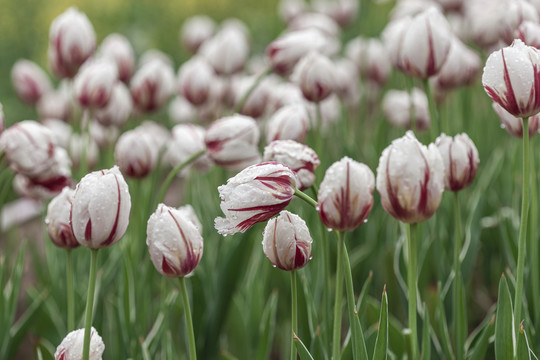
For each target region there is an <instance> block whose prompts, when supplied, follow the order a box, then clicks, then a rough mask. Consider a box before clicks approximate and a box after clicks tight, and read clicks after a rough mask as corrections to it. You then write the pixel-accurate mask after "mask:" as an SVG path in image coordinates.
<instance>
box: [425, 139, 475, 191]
mask: <svg viewBox="0 0 540 360" xmlns="http://www.w3.org/2000/svg"><path fill="white" fill-rule="evenodd" d="M435 145H437V147H438V148H439V151H440V152H441V156H442V158H443V161H444V188H445V190H450V191H459V190H461V189H464V188H466V187H468V186H469V185H471V183H472V182H473V180H474V178H475V176H476V171H477V170H478V164H479V163H480V158H479V157H478V150H477V149H476V146H475V145H474V143H473V141H472V140H471V138H469V136H468V135H467V134H465V133H463V134H459V135H456V136H454V137H453V138H452V137H450V136H448V135H446V134H441V135H440V136H439V137H438V138H437V139H436V140H435Z"/></svg>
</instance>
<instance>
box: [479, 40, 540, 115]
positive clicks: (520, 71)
mask: <svg viewBox="0 0 540 360" xmlns="http://www.w3.org/2000/svg"><path fill="white" fill-rule="evenodd" d="M482 84H483V85H484V89H485V91H486V93H487V94H488V95H489V97H490V98H491V99H492V100H493V101H495V102H496V103H498V104H499V105H501V106H502V107H503V108H504V109H505V110H506V111H508V112H509V113H510V114H512V115H514V116H515V117H521V118H523V117H529V116H531V115H535V114H537V113H538V112H540V53H539V51H538V50H536V49H535V48H533V47H531V46H527V45H525V44H524V43H523V42H522V41H521V40H519V39H516V40H515V41H514V42H513V43H512V45H511V46H509V47H505V48H504V49H501V50H499V51H495V52H493V53H492V54H491V55H489V57H488V59H487V61H486V66H485V67H484V74H483V75H482Z"/></svg>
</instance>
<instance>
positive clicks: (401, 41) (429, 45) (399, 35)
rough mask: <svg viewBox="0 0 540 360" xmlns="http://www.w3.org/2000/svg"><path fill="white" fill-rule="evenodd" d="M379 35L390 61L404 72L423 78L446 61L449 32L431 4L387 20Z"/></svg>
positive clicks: (450, 38) (439, 14) (444, 20)
mask: <svg viewBox="0 0 540 360" xmlns="http://www.w3.org/2000/svg"><path fill="white" fill-rule="evenodd" d="M383 38H384V42H385V45H386V47H387V50H388V52H389V55H390V60H391V61H392V63H393V65H394V66H395V67H396V68H397V69H399V70H401V71H403V72H404V73H406V74H407V75H410V76H414V77H418V78H422V79H426V78H428V77H430V76H433V75H435V74H436V73H437V72H439V70H440V68H441V67H442V65H443V64H444V62H445V61H446V58H447V56H448V52H449V51H450V44H451V40H452V33H451V31H450V25H449V24H448V22H447V21H446V19H445V18H444V16H443V15H442V14H441V13H440V12H439V10H437V8H435V7H432V8H429V9H428V10H426V11H424V12H422V13H420V14H419V15H416V16H415V17H412V18H411V17H405V18H401V19H399V20H396V21H394V22H392V23H390V24H389V25H388V26H387V28H386V29H385V30H384V33H383Z"/></svg>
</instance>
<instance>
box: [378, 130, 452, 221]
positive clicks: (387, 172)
mask: <svg viewBox="0 0 540 360" xmlns="http://www.w3.org/2000/svg"><path fill="white" fill-rule="evenodd" d="M377 190H378V191H379V194H380V195H381V203H382V206H383V208H384V210H386V212H387V213H389V214H390V215H392V216H393V217H395V218H396V219H398V220H400V221H402V222H404V223H407V224H415V223H419V222H422V221H424V220H427V219H429V218H430V217H431V216H432V215H433V214H434V213H435V211H436V210H437V208H438V207H439V204H440V202H441V198H442V193H443V190H444V162H443V159H442V157H441V153H440V152H439V149H437V147H436V146H435V144H430V145H429V147H426V146H424V145H422V144H421V143H420V142H419V141H418V140H416V138H415V136H414V133H413V132H412V131H407V133H406V134H405V136H403V137H401V138H399V139H396V140H394V141H393V142H392V144H391V145H390V146H388V147H387V148H386V149H384V151H383V153H382V155H381V158H380V159H379V167H378V168H377Z"/></svg>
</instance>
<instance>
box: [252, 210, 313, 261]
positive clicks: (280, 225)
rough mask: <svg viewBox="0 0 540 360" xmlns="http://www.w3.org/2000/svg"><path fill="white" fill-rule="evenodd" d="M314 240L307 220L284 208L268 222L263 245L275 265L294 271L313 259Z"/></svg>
mask: <svg viewBox="0 0 540 360" xmlns="http://www.w3.org/2000/svg"><path fill="white" fill-rule="evenodd" d="M312 242H313V240H312V238H311V234H310V233H309V228H308V227H307V225H306V222H305V221H304V220H303V219H302V218H301V217H300V216H298V215H296V214H293V213H290V212H288V211H287V210H283V211H282V212H281V213H280V214H279V216H278V217H276V218H273V219H270V221H268V224H266V227H265V228H264V233H263V241H262V245H263V251H264V255H266V257H267V258H268V260H270V262H271V263H272V264H273V265H274V266H276V267H278V268H280V269H281V270H285V271H293V270H297V269H300V268H303V267H304V266H306V264H307V263H308V261H309V260H311V243H312Z"/></svg>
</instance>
